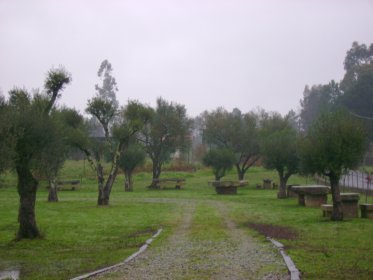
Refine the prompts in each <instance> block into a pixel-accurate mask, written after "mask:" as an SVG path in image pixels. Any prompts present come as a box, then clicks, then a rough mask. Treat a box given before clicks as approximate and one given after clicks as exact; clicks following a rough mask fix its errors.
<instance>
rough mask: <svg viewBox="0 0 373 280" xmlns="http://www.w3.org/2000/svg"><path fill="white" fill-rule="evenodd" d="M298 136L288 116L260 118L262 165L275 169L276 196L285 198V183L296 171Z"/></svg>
mask: <svg viewBox="0 0 373 280" xmlns="http://www.w3.org/2000/svg"><path fill="white" fill-rule="evenodd" d="M297 139H298V136H297V131H296V130H295V128H294V127H293V126H292V125H291V124H290V122H289V120H288V117H287V116H285V117H282V116H281V115H279V114H276V113H275V114H272V115H271V116H268V117H265V118H264V119H263V120H262V128H261V141H260V143H261V154H262V156H263V163H264V166H265V167H266V168H268V169H275V170H276V171H277V173H278V176H279V179H280V186H279V193H278V198H286V184H287V181H288V180H289V178H290V176H291V175H293V174H295V173H297V172H298V167H299V156H298V148H297V146H298V145H297V143H298V140H297Z"/></svg>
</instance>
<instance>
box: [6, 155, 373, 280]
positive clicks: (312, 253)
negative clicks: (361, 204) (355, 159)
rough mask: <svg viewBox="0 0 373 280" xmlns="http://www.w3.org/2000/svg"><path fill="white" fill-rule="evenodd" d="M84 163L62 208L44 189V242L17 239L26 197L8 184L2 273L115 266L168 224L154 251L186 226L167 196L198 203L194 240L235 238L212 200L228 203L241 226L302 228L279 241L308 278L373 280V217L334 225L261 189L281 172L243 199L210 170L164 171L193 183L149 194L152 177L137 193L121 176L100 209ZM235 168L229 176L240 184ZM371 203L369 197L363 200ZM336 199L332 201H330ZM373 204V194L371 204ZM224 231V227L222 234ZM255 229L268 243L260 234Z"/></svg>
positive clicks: (73, 169) (143, 178)
mask: <svg viewBox="0 0 373 280" xmlns="http://www.w3.org/2000/svg"><path fill="white" fill-rule="evenodd" d="M88 170H89V166H87V163H86V171H85V177H84V176H83V175H84V172H83V163H82V162H72V161H69V162H68V163H67V164H66V166H65V168H64V170H63V172H62V174H61V178H62V179H77V178H78V179H79V175H80V174H83V175H82V176H83V180H82V184H81V186H80V187H79V189H78V190H76V191H61V192H59V199H60V201H59V202H58V203H48V202H46V200H47V191H46V189H45V187H44V186H45V184H41V187H40V189H39V191H38V199H37V204H36V215H37V223H38V225H39V227H40V229H41V230H42V232H43V234H44V238H43V239H40V240H33V241H27V240H25V241H21V242H15V241H13V239H14V237H15V233H16V231H17V227H18V224H17V210H18V194H17V191H16V188H15V184H16V181H15V179H14V176H13V175H12V174H5V175H2V177H1V179H0V217H1V219H0V270H3V269H8V268H12V267H16V268H20V269H21V277H22V278H23V279H67V278H71V277H74V276H77V275H80V274H83V273H85V272H88V271H92V270H96V269H98V268H101V267H104V266H107V265H112V264H115V263H118V262H120V261H122V260H124V259H125V258H126V257H127V256H129V255H130V254H132V253H133V252H135V251H137V249H138V247H139V246H141V244H142V243H143V242H144V241H145V240H146V239H148V238H149V237H150V236H151V234H152V233H151V231H154V230H156V229H158V228H160V227H162V228H164V232H163V233H162V234H161V235H160V237H159V238H158V239H157V240H156V241H155V243H154V245H153V246H157V244H158V246H160V245H159V244H162V242H164V240H165V238H166V237H167V236H168V235H169V234H170V233H171V232H172V231H173V230H174V229H175V227H176V226H177V223H178V222H179V221H180V218H181V214H182V211H184V209H183V206H182V205H183V204H177V203H169V202H167V200H165V202H162V201H160V200H159V199H160V198H165V199H166V198H173V199H182V200H184V201H185V200H186V199H191V200H193V201H195V202H196V205H197V207H196V211H195V213H194V215H193V220H192V224H193V226H192V230H191V234H192V236H191V237H192V238H194V239H196V240H207V239H209V238H211V239H213V240H214V239H215V240H218V239H220V238H224V237H225V236H226V234H227V232H226V231H225V230H221V228H222V227H221V223H222V221H221V220H220V217H219V213H218V212H217V211H216V209H214V207H211V205H209V204H208V203H204V202H205V201H207V200H216V201H219V202H223V203H225V204H226V205H227V207H228V209H229V214H230V216H231V217H232V218H233V219H234V220H235V221H236V222H237V224H238V225H239V226H240V227H242V228H245V229H247V228H248V223H250V222H255V223H265V224H274V225H281V226H285V227H290V228H292V229H294V230H295V231H297V233H298V237H297V238H296V239H295V240H279V241H281V242H282V243H284V244H285V246H286V250H287V252H288V254H289V255H290V256H291V257H292V259H293V260H294V262H295V263H296V265H297V267H298V268H299V269H300V270H301V272H302V274H303V277H302V278H303V279H353V278H355V279H372V278H373V266H372V263H373V234H372V233H373V220H367V219H360V218H359V219H350V220H346V221H343V222H331V221H329V220H328V219H325V218H322V217H321V210H320V209H312V208H304V207H300V206H298V205H297V201H296V199H295V198H292V199H284V200H279V199H277V198H276V191H275V190H257V189H256V188H255V186H256V184H259V183H262V180H263V179H264V178H270V179H272V180H274V181H275V182H276V181H278V179H277V175H276V173H275V172H272V171H267V170H264V169H262V168H259V167H255V168H252V169H250V170H249V173H248V175H247V179H248V181H249V186H248V187H243V188H240V189H239V190H238V194H237V195H233V196H219V195H216V194H215V192H214V190H213V188H212V187H210V186H208V185H207V182H208V181H209V180H213V176H212V173H211V171H210V170H208V169H200V170H198V172H196V173H183V172H164V173H163V174H162V176H163V177H183V178H186V185H185V187H184V188H183V189H182V190H172V189H166V190H148V189H147V188H146V186H147V185H149V183H150V180H151V176H150V174H149V173H145V172H141V173H138V174H136V176H135V188H134V189H135V190H134V192H133V193H125V192H124V191H123V176H122V175H120V176H118V179H117V181H116V183H115V186H114V188H113V191H112V194H111V200H110V206H109V207H97V206H96V199H97V190H96V189H97V186H96V182H95V180H94V178H93V177H91V176H92V174H89V173H88V172H90V171H88ZM235 178H236V176H235V173H234V171H231V172H229V174H228V175H227V176H226V178H225V179H235ZM306 182H307V183H312V181H311V180H310V179H306V178H301V177H296V176H294V177H291V178H290V181H289V184H305V183H306ZM361 199H362V200H364V201H365V198H364V199H363V197H362V198H361ZM157 201H158V202H157ZM329 201H330V198H329ZM368 202H370V203H373V199H372V198H371V197H370V198H369V201H368ZM219 229H220V230H219ZM248 232H250V233H251V234H253V235H255V236H257V237H258V238H259V240H262V241H263V242H266V241H265V239H264V238H263V237H261V236H260V235H259V234H258V233H256V232H255V231H253V230H250V229H248Z"/></svg>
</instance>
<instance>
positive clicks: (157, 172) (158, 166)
mask: <svg viewBox="0 0 373 280" xmlns="http://www.w3.org/2000/svg"><path fill="white" fill-rule="evenodd" d="M161 171H162V163H161V162H158V161H155V160H153V180H152V183H151V184H150V186H149V188H150V189H155V188H157V184H155V183H154V179H159V177H160V176H161Z"/></svg>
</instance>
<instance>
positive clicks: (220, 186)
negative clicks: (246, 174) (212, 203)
mask: <svg viewBox="0 0 373 280" xmlns="http://www.w3.org/2000/svg"><path fill="white" fill-rule="evenodd" d="M208 184H209V185H210V186H214V187H215V191H216V193H217V194H237V187H243V186H246V185H247V181H228V180H224V181H209V182H208Z"/></svg>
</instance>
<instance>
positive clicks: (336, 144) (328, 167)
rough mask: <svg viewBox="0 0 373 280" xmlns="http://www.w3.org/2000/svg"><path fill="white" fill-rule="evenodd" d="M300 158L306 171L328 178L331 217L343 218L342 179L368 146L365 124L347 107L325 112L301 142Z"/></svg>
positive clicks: (358, 160) (356, 163)
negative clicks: (331, 209) (345, 171)
mask: <svg viewBox="0 0 373 280" xmlns="http://www.w3.org/2000/svg"><path fill="white" fill-rule="evenodd" d="M301 143H302V144H301V159H302V166H303V169H304V170H305V171H306V172H307V173H311V174H315V173H317V174H321V175H325V176H328V177H329V180H330V185H331V188H332V198H333V213H332V216H331V218H332V220H337V221H339V220H343V212H342V202H341V197H340V189H339V180H340V177H341V175H342V172H343V171H344V170H347V169H350V168H354V167H356V166H357V165H358V164H359V163H360V161H361V159H362V157H363V154H364V152H365V150H366V148H367V145H366V144H367V133H366V130H365V128H364V125H363V123H362V122H361V121H360V120H358V119H356V118H354V117H353V116H351V115H350V114H349V113H348V112H346V111H344V110H340V111H336V112H331V113H325V114H322V115H321V116H320V117H319V119H318V120H317V121H316V122H315V123H314V124H313V125H312V126H311V128H310V129H309V131H308V133H307V135H306V137H305V138H304V139H303V140H302V142H301Z"/></svg>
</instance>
